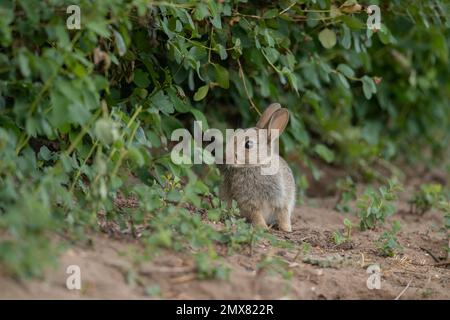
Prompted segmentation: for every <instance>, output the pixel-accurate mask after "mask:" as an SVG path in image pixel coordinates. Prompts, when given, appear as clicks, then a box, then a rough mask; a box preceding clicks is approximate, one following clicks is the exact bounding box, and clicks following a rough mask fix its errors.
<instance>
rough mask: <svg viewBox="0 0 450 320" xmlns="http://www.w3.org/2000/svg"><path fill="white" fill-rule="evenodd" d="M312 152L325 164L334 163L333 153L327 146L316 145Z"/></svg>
mask: <svg viewBox="0 0 450 320" xmlns="http://www.w3.org/2000/svg"><path fill="white" fill-rule="evenodd" d="M314 151H315V152H316V153H317V154H318V155H319V156H320V157H321V158H322V159H323V160H325V161H326V162H328V163H331V162H333V161H334V153H333V151H332V150H330V149H329V148H328V147H327V146H325V145H323V144H318V145H316V146H315V147H314Z"/></svg>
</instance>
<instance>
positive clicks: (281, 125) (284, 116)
mask: <svg viewBox="0 0 450 320" xmlns="http://www.w3.org/2000/svg"><path fill="white" fill-rule="evenodd" d="M288 122H289V111H288V109H285V108H281V109H279V110H277V111H275V113H274V114H273V115H272V117H271V118H270V122H269V126H268V127H267V129H268V131H269V132H268V135H269V140H271V141H272V140H275V139H276V138H278V137H279V136H280V135H281V134H282V133H283V131H284V129H286V126H287V124H288ZM272 129H275V130H277V131H276V132H272Z"/></svg>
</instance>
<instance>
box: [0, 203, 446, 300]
mask: <svg viewBox="0 0 450 320" xmlns="http://www.w3.org/2000/svg"><path fill="white" fill-rule="evenodd" d="M405 198H406V195H405ZM335 201H336V199H335V198H334V197H324V198H308V200H307V203H306V204H305V205H303V206H301V207H300V208H298V209H297V210H296V212H295V216H294V218H293V232H292V233H290V234H285V233H282V232H279V231H276V230H271V232H272V233H274V234H275V235H276V236H278V237H279V238H281V239H288V240H290V241H292V242H294V243H295V244H298V248H299V249H297V250H288V249H279V248H274V247H271V246H270V245H269V244H268V243H261V244H258V245H255V246H254V247H253V248H244V250H243V251H242V252H240V253H237V254H233V255H230V256H228V255H226V254H225V250H224V248H221V247H220V246H218V247H217V251H218V252H219V253H220V254H224V256H223V260H224V261H225V263H226V264H228V265H229V266H230V267H231V269H232V272H231V274H230V278H229V280H228V281H223V280H199V279H197V277H196V272H195V267H194V263H193V261H192V257H190V256H189V255H188V254H185V253H174V252H170V251H163V252H161V254H160V255H159V256H158V257H157V258H155V259H153V261H152V262H143V263H140V264H136V263H135V259H134V258H133V254H132V252H133V251H136V250H138V249H139V248H140V244H139V243H138V242H136V241H133V240H131V241H130V240H115V239H111V238H109V237H108V236H107V235H102V234H100V235H98V234H97V235H92V236H91V240H92V245H90V246H80V245H78V246H75V247H72V248H71V249H69V250H67V251H65V252H64V253H63V254H62V256H61V257H60V263H59V266H58V267H57V268H56V269H49V270H48V272H47V273H46V275H45V277H44V279H41V280H31V281H27V282H23V283H19V282H17V281H15V280H13V279H11V278H9V277H6V276H5V275H0V288H1V289H0V298H3V299H5V298H6V299H9V298H19V299H22V298H32V299H42V298H57V299H73V298H82V299H88V298H107V299H136V298H147V299H148V298H166V299H395V298H396V297H399V299H449V298H450V270H449V269H448V265H439V266H438V265H437V262H438V261H439V262H440V261H445V257H446V252H445V251H444V249H443V247H444V245H445V243H446V235H445V234H444V233H443V232H442V230H440V227H441V226H442V225H443V222H442V220H443V217H442V214H441V213H440V212H434V211H430V212H427V213H426V214H425V215H424V216H422V217H417V216H413V215H411V214H409V213H408V206H407V204H406V202H405V201H404V199H402V200H401V201H400V203H399V206H398V207H399V212H398V213H397V214H396V215H395V217H394V218H395V219H397V220H399V221H400V222H401V224H402V231H401V232H400V234H399V242H400V244H401V245H402V246H403V247H404V251H403V253H402V254H400V255H398V256H396V257H393V258H384V257H381V256H379V255H378V254H377V251H376V246H375V244H374V241H375V240H377V239H378V237H379V235H380V234H381V232H382V231H383V230H385V229H384V228H378V229H377V230H373V231H365V232H360V231H358V230H357V228H355V230H354V231H353V235H352V239H351V242H349V243H344V244H343V245H340V246H336V245H335V244H334V242H333V240H332V232H333V231H335V230H338V229H340V228H342V227H343V224H342V221H343V219H344V218H345V217H347V218H349V219H350V220H351V221H352V222H354V223H355V224H357V223H358V219H357V218H356V217H354V216H351V215H348V214H343V213H339V212H336V211H334V210H333V207H334V204H335ZM388 225H389V224H386V228H387V227H388ZM303 241H306V242H308V243H310V244H311V245H312V249H311V251H310V252H309V253H305V252H303V251H302V250H301V249H300V248H302V243H303ZM265 255H276V256H278V257H280V258H281V259H283V260H284V261H286V262H287V263H288V264H289V268H290V269H291V270H292V271H293V277H292V278H290V279H284V278H282V277H281V276H280V275H278V274H275V275H272V274H269V273H266V272H262V273H258V272H256V265H257V263H258V262H260V261H261V259H262V258H263V257H264V256H265ZM72 264H76V265H79V266H80V267H81V277H82V290H80V291H78V290H73V291H70V290H68V289H66V286H65V283H66V278H67V276H68V275H67V274H66V273H65V271H66V268H67V266H68V265H72ZM372 264H378V265H379V266H380V268H381V274H380V275H381V288H380V289H378V290H377V289H373V290H369V289H368V287H367V285H366V281H367V279H368V277H369V275H370V274H368V273H367V268H368V266H370V265H372ZM149 288H159V289H158V290H159V291H160V292H159V293H158V294H157V295H155V294H154V293H155V291H154V290H153V292H154V293H153V294H149V293H148V291H149V290H148V289H149ZM150 291H152V289H151V290H150Z"/></svg>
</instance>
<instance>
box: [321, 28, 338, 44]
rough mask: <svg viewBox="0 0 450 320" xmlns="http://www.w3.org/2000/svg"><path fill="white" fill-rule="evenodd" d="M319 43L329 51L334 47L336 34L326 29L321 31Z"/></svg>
mask: <svg viewBox="0 0 450 320" xmlns="http://www.w3.org/2000/svg"><path fill="white" fill-rule="evenodd" d="M319 41H320V43H321V44H322V46H323V47H324V48H326V49H331V48H333V47H334V46H335V45H336V33H334V31H333V30H330V29H328V28H325V29H323V30H322V31H320V33H319Z"/></svg>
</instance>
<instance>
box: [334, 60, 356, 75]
mask: <svg viewBox="0 0 450 320" xmlns="http://www.w3.org/2000/svg"><path fill="white" fill-rule="evenodd" d="M337 70H338V71H339V72H341V73H343V74H344V76H346V77H347V78H353V77H354V76H355V71H353V69H352V68H350V67H349V66H348V65H346V64H344V63H341V64H339V65H338V67H337Z"/></svg>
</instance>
